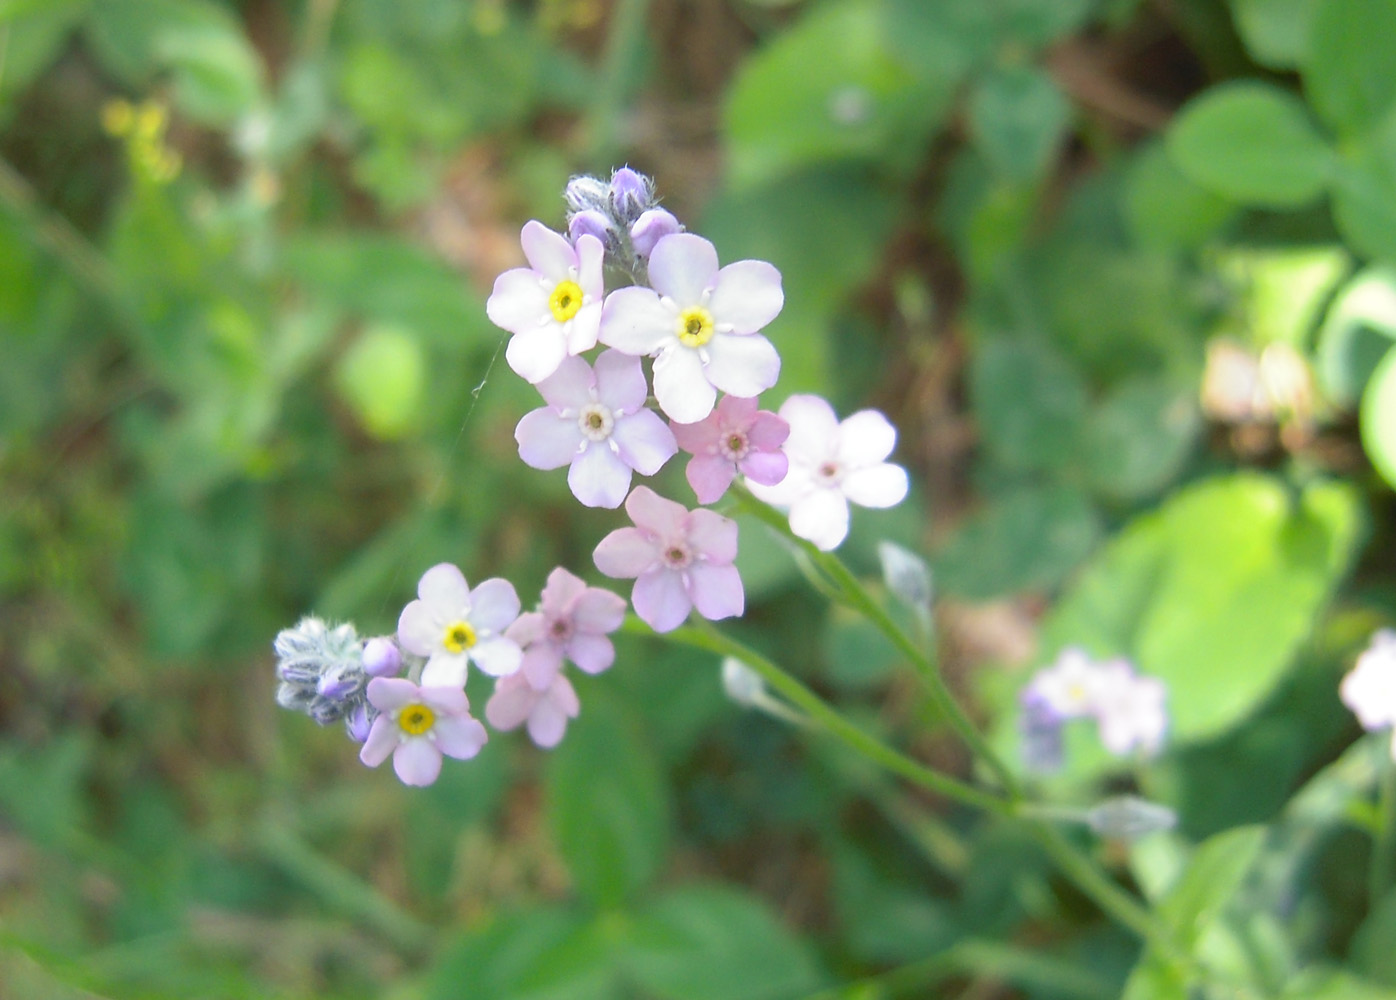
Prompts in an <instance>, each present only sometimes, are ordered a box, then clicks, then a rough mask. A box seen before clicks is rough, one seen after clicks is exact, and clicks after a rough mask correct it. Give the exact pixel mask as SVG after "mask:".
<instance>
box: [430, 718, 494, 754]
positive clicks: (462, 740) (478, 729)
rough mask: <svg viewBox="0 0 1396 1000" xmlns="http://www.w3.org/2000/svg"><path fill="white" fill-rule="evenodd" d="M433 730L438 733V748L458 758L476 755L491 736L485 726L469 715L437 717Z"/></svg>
mask: <svg viewBox="0 0 1396 1000" xmlns="http://www.w3.org/2000/svg"><path fill="white" fill-rule="evenodd" d="M432 732H434V733H435V734H436V746H437V749H438V750H440V751H441V752H442V753H444V754H445V755H446V756H447V757H454V758H455V759H456V760H469V759H470V758H471V757H474V756H475V755H476V754H477V753H479V752H480V748H481V747H483V746H484V745H485V744H486V743H487V742H489V738H490V735H489V733H487V732H485V727H484V726H482V725H480V723H479V721H478V720H476V719H472V718H471V717H470V716H468V715H448V716H447V717H446V718H444V719H437V720H436V725H435V726H434V727H433V729H432Z"/></svg>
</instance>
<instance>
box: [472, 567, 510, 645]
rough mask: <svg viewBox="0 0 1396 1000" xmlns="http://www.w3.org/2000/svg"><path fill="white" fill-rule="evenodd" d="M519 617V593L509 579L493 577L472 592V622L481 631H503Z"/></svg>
mask: <svg viewBox="0 0 1396 1000" xmlns="http://www.w3.org/2000/svg"><path fill="white" fill-rule="evenodd" d="M517 617H519V594H518V591H516V590H515V589H514V585H513V584H512V583H510V582H509V581H508V580H503V579H500V578H499V577H497V576H496V577H492V578H491V579H489V580H485V581H484V582H483V583H481V584H480V586H478V587H476V588H475V589H474V590H472V591H471V592H470V624H471V625H474V626H475V628H476V630H477V631H481V632H503V631H504V630H505V629H506V628H508V627H509V624H510V623H511V622H512V621H513V620H514V619H515V618H517Z"/></svg>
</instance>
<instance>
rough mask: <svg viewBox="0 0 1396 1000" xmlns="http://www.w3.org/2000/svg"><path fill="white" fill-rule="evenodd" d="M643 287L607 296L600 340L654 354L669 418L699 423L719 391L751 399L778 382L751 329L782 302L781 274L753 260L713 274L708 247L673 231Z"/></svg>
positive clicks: (659, 247)
mask: <svg viewBox="0 0 1396 1000" xmlns="http://www.w3.org/2000/svg"><path fill="white" fill-rule="evenodd" d="M649 282H650V285H651V286H652V287H650V288H639V287H634V288H621V289H617V290H616V291H614V292H612V293H611V294H610V295H609V296H607V298H606V304H605V307H604V308H603V309H602V311H601V332H600V340H601V343H603V344H606V345H607V346H609V347H614V348H616V349H617V350H619V351H621V352H623V353H625V354H632V355H636V356H642V355H647V354H648V355H653V356H654V358H655V362H654V396H655V399H656V400H657V401H658V402H659V408H660V409H661V410H663V411H664V412H665V414H667V415H668V417H669V419H670V420H673V421H675V422H676V423H680V424H693V423H697V422H698V421H700V420H702V419H703V418H705V417H706V416H707V415H708V414H709V413H711V412H712V409H713V405H714V403H716V401H717V392H718V390H719V389H720V390H722V391H723V392H726V393H730V394H731V395H733V396H740V397H743V398H751V397H754V396H758V395H760V394H761V393H762V392H764V391H765V390H767V389H769V388H770V387H771V386H773V385H775V384H776V379H777V378H778V377H779V376H780V355H779V354H777V353H776V349H775V347H773V346H772V345H771V342H770V341H769V340H767V339H766V338H765V337H763V336H761V335H760V334H759V333H758V332H757V331H758V330H760V329H761V328H762V327H764V326H765V325H766V324H767V323H769V322H770V321H771V320H773V319H775V318H776V316H777V315H778V314H779V313H780V310H781V307H782V306H783V305H784V304H785V294H784V292H783V291H782V290H781V284H780V272H779V271H777V270H776V269H775V268H774V267H772V266H771V265H770V264H767V263H766V262H765V261H759V260H739V261H737V262H736V263H735V264H728V265H727V266H726V267H724V268H721V269H720V270H719V268H718V259H717V251H716V250H715V249H713V245H712V244H711V243H709V242H708V241H707V240H705V239H703V238H702V237H701V236H695V235H693V234H692V233H676V234H673V235H671V236H665V237H664V238H663V239H661V240H660V241H659V242H658V243H656V244H655V245H654V250H653V251H652V252H651V254H650V260H649Z"/></svg>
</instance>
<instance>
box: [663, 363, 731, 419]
mask: <svg viewBox="0 0 1396 1000" xmlns="http://www.w3.org/2000/svg"><path fill="white" fill-rule="evenodd" d="M654 398H655V399H657V400H658V401H659V408H660V409H661V410H663V411H664V412H665V413H666V414H667V415H668V416H669V419H670V420H673V421H676V422H678V423H681V424H696V423H697V422H698V421H700V420H702V419H703V418H704V417H706V416H707V415H708V414H709V413H711V412H712V411H713V404H714V403H715V402H717V390H716V389H714V388H713V387H712V383H710V382H709V381H708V379H707V376H706V375H705V374H704V372H703V362H702V361H701V360H700V359H699V357H698V352H697V351H695V350H693V349H691V348H688V347H683V346H681V345H678V344H675V345H674V346H673V347H672V348H670V349H669V350H666V351H665V352H664V353H663V354H661V355H660V356H659V357H658V359H656V360H655V362H654Z"/></svg>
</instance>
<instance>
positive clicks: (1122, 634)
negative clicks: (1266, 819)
mask: <svg viewBox="0 0 1396 1000" xmlns="http://www.w3.org/2000/svg"><path fill="white" fill-rule="evenodd" d="M1361 531H1362V516H1361V513H1360V508H1359V507H1358V504H1357V500H1356V497H1355V495H1354V494H1353V493H1352V491H1351V490H1349V489H1348V488H1346V487H1345V486H1343V485H1341V484H1337V483H1323V482H1319V483H1314V484H1312V485H1310V486H1308V487H1307V488H1306V489H1304V490H1303V491H1302V492H1300V493H1299V494H1298V495H1297V496H1292V495H1291V494H1290V491H1289V490H1287V489H1286V487H1285V486H1284V485H1283V484H1282V483H1280V482H1278V481H1276V480H1273V479H1269V478H1266V477H1264V476H1259V475H1252V474H1241V475H1235V476H1229V477H1221V478H1217V479H1212V480H1208V481H1206V482H1202V483H1199V484H1197V485H1195V486H1192V487H1190V488H1188V489H1186V490H1184V491H1182V492H1180V493H1178V494H1177V495H1176V496H1174V497H1173V498H1172V499H1170V500H1169V501H1168V502H1167V503H1166V504H1164V506H1163V507H1161V508H1160V509H1159V510H1157V511H1155V512H1153V513H1150V514H1146V515H1142V516H1140V517H1138V518H1136V519H1135V520H1134V521H1133V522H1131V523H1130V524H1129V525H1128V526H1126V528H1125V529H1124V530H1123V531H1122V532H1121V533H1120V534H1119V535H1118V536H1117V537H1116V538H1115V540H1114V541H1112V542H1111V544H1110V545H1109V546H1108V547H1107V548H1106V549H1105V550H1104V551H1103V552H1102V553H1101V555H1100V556H1099V557H1098V558H1097V559H1096V561H1095V562H1094V563H1093V564H1092V565H1091V566H1090V567H1089V568H1088V569H1087V570H1086V571H1085V572H1084V574H1083V575H1082V576H1081V577H1080V579H1079V580H1078V582H1077V583H1076V586H1075V587H1074V588H1073V589H1072V590H1071V591H1070V592H1069V593H1068V594H1067V595H1066V596H1065V597H1064V598H1063V600H1062V601H1061V602H1060V603H1059V604H1058V605H1057V607H1056V608H1055V609H1054V610H1053V612H1052V613H1051V615H1049V617H1048V618H1047V620H1046V622H1045V623H1044V628H1043V636H1042V644H1041V649H1042V651H1043V655H1044V656H1045V657H1050V656H1053V655H1055V653H1056V651H1058V650H1060V649H1062V648H1063V647H1065V646H1069V645H1083V646H1085V647H1087V648H1088V649H1089V650H1091V651H1092V652H1094V653H1095V654H1097V655H1123V656H1126V657H1129V658H1130V659H1131V660H1133V661H1134V663H1135V664H1136V665H1137V666H1138V668H1139V669H1140V670H1141V671H1142V672H1143V673H1146V674H1151V675H1153V676H1156V677H1159V678H1162V679H1163V680H1164V681H1165V682H1166V683H1167V684H1168V691H1169V694H1168V698H1169V702H1168V706H1169V713H1170V718H1171V729H1170V732H1171V733H1172V736H1173V738H1174V739H1175V740H1180V741H1186V740H1193V739H1201V738H1204V737H1207V736H1210V735H1213V734H1216V733H1219V732H1221V731H1223V730H1226V729H1227V728H1229V727H1230V726H1232V725H1233V724H1235V723H1236V722H1237V721H1239V720H1240V719H1241V718H1243V717H1244V716H1246V715H1247V714H1248V713H1249V712H1250V711H1251V710H1252V709H1253V708H1254V707H1255V706H1256V705H1257V704H1258V703H1259V702H1260V701H1261V700H1262V699H1263V698H1265V697H1266V696H1267V695H1268V694H1269V693H1270V691H1271V690H1272V689H1273V688H1274V686H1275V684H1276V682H1277V681H1278V680H1279V678H1280V676H1281V675H1282V674H1283V673H1284V671H1285V670H1286V668H1287V667H1288V666H1289V664H1290V662H1291V661H1292V659H1293V657H1294V654H1295V651H1296V649H1297V647H1298V645H1299V643H1301V642H1302V641H1303V640H1304V639H1305V637H1306V636H1307V635H1308V634H1309V633H1310V631H1311V629H1312V628H1313V625H1314V621H1315V618H1316V617H1317V615H1318V614H1319V613H1320V612H1321V611H1322V609H1323V606H1324V604H1325V602H1326V601H1327V599H1328V596H1329V594H1330V592H1331V590H1332V588H1333V587H1334V585H1335V584H1336V583H1337V581H1338V579H1339V578H1340V576H1341V575H1342V574H1343V572H1344V571H1345V569H1346V566H1347V564H1348V561H1349V559H1350V558H1351V556H1352V553H1353V551H1354V548H1355V546H1356V544H1357V542H1358V540H1359V536H1360V534H1361Z"/></svg>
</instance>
